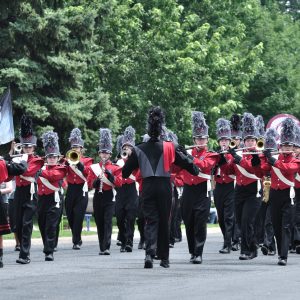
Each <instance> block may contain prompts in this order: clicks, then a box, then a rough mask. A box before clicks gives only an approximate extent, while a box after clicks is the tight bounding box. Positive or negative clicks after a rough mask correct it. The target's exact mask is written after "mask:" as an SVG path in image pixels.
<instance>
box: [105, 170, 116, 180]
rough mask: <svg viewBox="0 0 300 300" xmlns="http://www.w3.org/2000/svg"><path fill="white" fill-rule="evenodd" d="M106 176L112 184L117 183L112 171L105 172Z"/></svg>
mask: <svg viewBox="0 0 300 300" xmlns="http://www.w3.org/2000/svg"><path fill="white" fill-rule="evenodd" d="M105 174H106V175H107V179H108V180H109V181H110V182H111V183H114V182H115V177H114V175H113V174H112V173H111V171H109V170H105Z"/></svg>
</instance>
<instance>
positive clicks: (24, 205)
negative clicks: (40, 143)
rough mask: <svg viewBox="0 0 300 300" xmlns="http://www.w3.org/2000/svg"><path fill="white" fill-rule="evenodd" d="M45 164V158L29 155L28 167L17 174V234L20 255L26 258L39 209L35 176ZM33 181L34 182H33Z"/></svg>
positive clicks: (15, 209)
mask: <svg viewBox="0 0 300 300" xmlns="http://www.w3.org/2000/svg"><path fill="white" fill-rule="evenodd" d="M43 165H44V160H43V159H42V158H41V157H39V156H36V155H33V154H30V155H29V156H28V169H27V171H26V172H25V173H24V174H22V175H21V176H16V190H15V195H14V214H15V217H14V219H15V222H16V234H17V237H18V239H19V241H20V253H19V257H20V258H22V259H26V258H27V257H29V256H30V247H31V235H32V228H33V217H34V215H35V213H36V209H37V199H36V195H34V194H33V193H34V192H35V186H34V185H35V176H36V174H37V172H38V171H39V170H40V169H41V167H42V166H43ZM32 182H33V183H32Z"/></svg>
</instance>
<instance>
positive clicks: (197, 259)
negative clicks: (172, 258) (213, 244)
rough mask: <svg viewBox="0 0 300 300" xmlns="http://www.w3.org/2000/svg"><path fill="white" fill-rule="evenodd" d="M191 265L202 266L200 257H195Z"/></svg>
mask: <svg viewBox="0 0 300 300" xmlns="http://www.w3.org/2000/svg"><path fill="white" fill-rule="evenodd" d="M193 264H196V265H199V264H202V257H201V256H195V258H194V260H193Z"/></svg>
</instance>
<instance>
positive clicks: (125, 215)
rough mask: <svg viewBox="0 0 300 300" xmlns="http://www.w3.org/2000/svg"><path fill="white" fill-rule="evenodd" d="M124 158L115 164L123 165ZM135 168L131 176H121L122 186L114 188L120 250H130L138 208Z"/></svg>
mask: <svg viewBox="0 0 300 300" xmlns="http://www.w3.org/2000/svg"><path fill="white" fill-rule="evenodd" d="M125 162H126V160H124V159H120V160H119V161H118V162H117V165H119V166H121V167H123V166H124V164H125ZM137 172H138V170H135V171H134V172H133V173H132V174H131V178H130V177H129V178H123V179H122V186H121V187H120V188H117V189H116V192H117V194H116V218H117V225H118V228H119V241H120V242H121V243H122V245H121V250H122V249H125V250H126V251H128V252H131V251H132V246H133V235H134V223H135V217H136V214H137V208H138V195H137V190H136V174H137Z"/></svg>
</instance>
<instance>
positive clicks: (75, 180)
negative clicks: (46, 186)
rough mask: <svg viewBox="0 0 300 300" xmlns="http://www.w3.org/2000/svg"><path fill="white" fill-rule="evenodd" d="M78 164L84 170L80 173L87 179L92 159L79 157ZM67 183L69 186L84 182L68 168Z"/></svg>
mask: <svg viewBox="0 0 300 300" xmlns="http://www.w3.org/2000/svg"><path fill="white" fill-rule="evenodd" d="M80 162H81V163H83V165H84V170H83V172H82V174H83V176H84V177H85V178H87V176H88V167H89V166H90V165H91V164H93V159H92V158H90V157H80ZM67 182H68V183H71V184H82V183H84V180H83V179H82V178H81V177H79V176H78V175H77V174H76V173H75V172H74V171H73V170H72V169H71V167H70V166H68V167H67Z"/></svg>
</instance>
